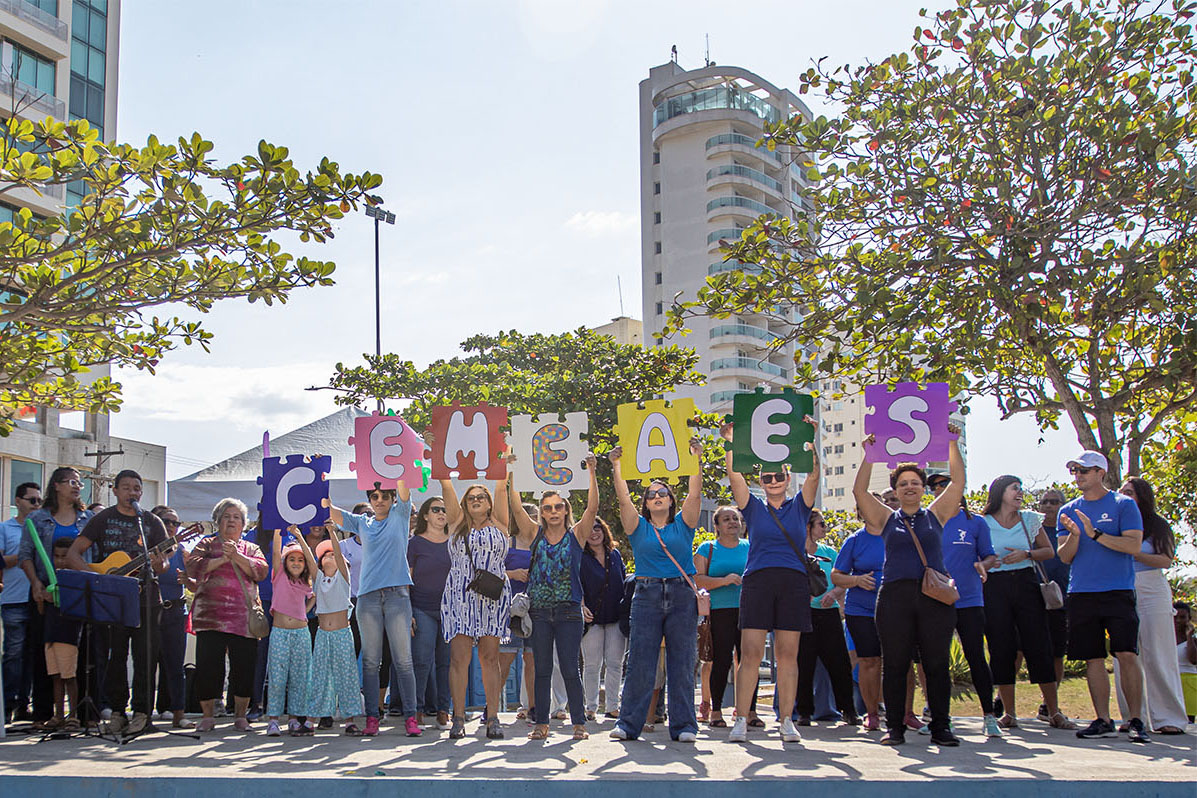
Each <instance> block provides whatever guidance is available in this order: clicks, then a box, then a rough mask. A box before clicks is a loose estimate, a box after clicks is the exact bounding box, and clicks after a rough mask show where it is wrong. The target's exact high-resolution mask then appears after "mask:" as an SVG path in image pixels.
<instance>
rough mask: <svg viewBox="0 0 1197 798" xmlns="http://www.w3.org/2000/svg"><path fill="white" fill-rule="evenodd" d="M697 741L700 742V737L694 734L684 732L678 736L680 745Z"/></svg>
mask: <svg viewBox="0 0 1197 798" xmlns="http://www.w3.org/2000/svg"><path fill="white" fill-rule="evenodd" d="M697 740H698V735H697V734H695V733H694V732H682V733H681V734H679V735H678V736H677V741H678V742H679V743H693V742H697Z"/></svg>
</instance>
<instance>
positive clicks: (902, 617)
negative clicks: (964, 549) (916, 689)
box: [877, 579, 956, 732]
mask: <svg viewBox="0 0 1197 798" xmlns="http://www.w3.org/2000/svg"><path fill="white" fill-rule="evenodd" d="M921 588H922V585H921V583H920V581H919V580H917V579H897V580H894V581H887V582H885V583H884V584H883V585H882V586H881V590H880V592H879V593H878V594H877V633H878V634H879V635H880V637H881V657H882V663H881V693H882V696H883V697H884V698H885V725H886V728H887V729H889V730H891V731H897V732H901V731H902V730H903V729H904V728H905V726H904V724H903V718H904V716H905V714H906V674H907V673H908V672H909V671H910V663H911V659H912V657H913V655H914V650H915V647H916V646H917V647H918V651H919V656H920V659H921V660H922V667H923V670H924V671H925V672H926V674H927V703H928V704H929V705H930V707H931V724H930V725H931V731H932V732H936V731H946V730H947V729H948V728H949V725H950V723H951V716H950V712H951V702H952V676H951V672H950V669H949V667H948V663H949V661H950V654H949V651H950V649H951V644H952V630H953V629H955V628H956V609H955V608H954V607H951V606H949V605H947V604H942V603H940V602H938V601H936V600H935V599H933V598H929V597H928V596H924V595H923V592H922V589H921Z"/></svg>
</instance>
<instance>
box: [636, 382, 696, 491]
mask: <svg viewBox="0 0 1197 798" xmlns="http://www.w3.org/2000/svg"><path fill="white" fill-rule="evenodd" d="M643 404H644V407H643V408H641V407H640V406H639V405H638V404H637V403H636V402H629V403H628V404H624V405H619V407H617V408H615V413H616V418H617V422H618V423H617V424H616V429H617V431H618V433H619V445H620V446H622V447H623V458H622V460H621V461H620V462H621V464H622V465H623V478H624V479H627V480H632V479H638V480H640V482H641V483H642V484H644V485H648V484H649V483H650V482H652V481H653V480H654V479H658V480H662V481H667V482H673V483H675V484H676V483H677V482H678V481H679V480H680V479H681V478H682V477H687V476H690V475H692V474H697V473H698V468H699V463H698V457H696V456H695V455H693V454H690V436H691V433H690V427H689V426H688V422H689V421H690V420H691V419H692V418H694V400H693V399H689V398H683V399H675V400H674V401H673V402H671V403H668V404H667V403H666V402H665V401H664V400H662V399H653V400H652V401H649V402H644V403H643Z"/></svg>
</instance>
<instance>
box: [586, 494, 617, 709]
mask: <svg viewBox="0 0 1197 798" xmlns="http://www.w3.org/2000/svg"><path fill="white" fill-rule="evenodd" d="M626 577H627V573H626V571H625V570H624V567H623V555H621V554H620V553H619V547H618V546H616V545H615V538H614V537H612V536H611V528H610V527H608V526H607V522H606V521H604V520H603V519H601V518H599V517H598V516H595V518H594V526H593V527H592V528H591V530H590V535H589V536H588V537H587V538H586V550H585V551H584V552H583V553H582V596H583V599H584V601H583V604H582V618H583V619H584V620H585V621H586V631H585V632H584V633H583V634H582V662H583V666H582V667H583V670H582V693H583V695H584V696H585V698H586V719H587V720H594V713H595V712H597V711H598V696H599V676H600V675H603V676H604V678H603V690H604V693H605V695H606V704H607V705H606V707H605V709H606V713H607V717H608V718H611V719H615V718H618V717H619V712H618V709H619V686H620V684H621V683H622V682H623V657H624V654H626V653H627V650H628V638H627V635H625V634H624V633H623V632H622V631H621V630H620V628H619V600H620V599H621V598H622V597H623V581H624V579H625V578H626Z"/></svg>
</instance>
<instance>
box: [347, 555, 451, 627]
mask: <svg viewBox="0 0 1197 798" xmlns="http://www.w3.org/2000/svg"><path fill="white" fill-rule="evenodd" d="M342 545H344V544H342ZM407 564H408V566H409V568H410V569H411V581H412V585H411V605H412V606H413V607H415V608H416V609H418V610H423V611H424V612H426V613H428V614H429V615H435V616H437V617H440V614H441V597H442V596H443V595H444V594H445V582H446V581H447V580H448V579H449V567H450V565H451V561H450V559H449V542H448V541H445V542H444V543H433V542H432V541H431V540H429V539H428V538H426V537H424V536H423V535H412V538H411V540H409V541H408V543H407Z"/></svg>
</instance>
